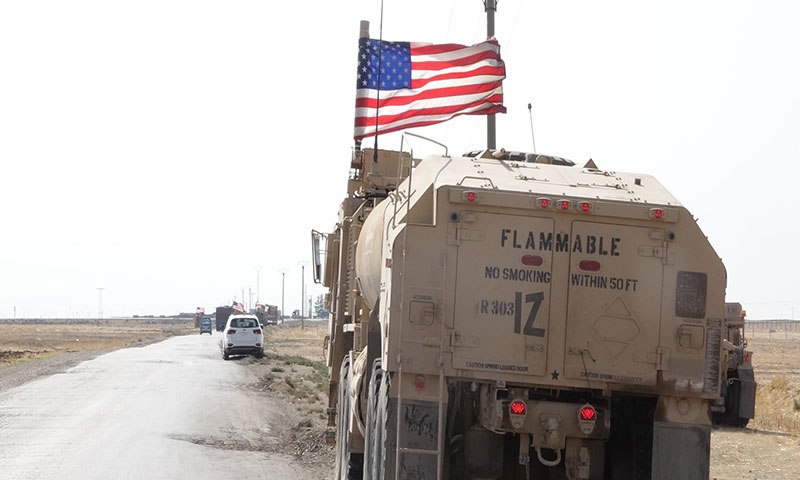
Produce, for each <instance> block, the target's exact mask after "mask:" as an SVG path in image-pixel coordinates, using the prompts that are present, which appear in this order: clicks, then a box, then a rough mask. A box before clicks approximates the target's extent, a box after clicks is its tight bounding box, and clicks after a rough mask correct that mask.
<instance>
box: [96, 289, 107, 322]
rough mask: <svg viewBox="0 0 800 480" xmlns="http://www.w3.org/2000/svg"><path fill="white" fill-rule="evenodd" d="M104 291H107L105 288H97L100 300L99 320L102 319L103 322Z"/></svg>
mask: <svg viewBox="0 0 800 480" xmlns="http://www.w3.org/2000/svg"><path fill="white" fill-rule="evenodd" d="M103 290H105V287H97V295H98V297H99V299H100V314H99V318H100V320H101V321H102V320H103Z"/></svg>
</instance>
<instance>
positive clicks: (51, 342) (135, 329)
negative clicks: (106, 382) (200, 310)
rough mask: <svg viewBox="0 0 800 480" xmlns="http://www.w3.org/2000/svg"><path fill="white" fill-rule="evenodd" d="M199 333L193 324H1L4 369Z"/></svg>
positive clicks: (0, 362)
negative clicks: (68, 354) (69, 355)
mask: <svg viewBox="0 0 800 480" xmlns="http://www.w3.org/2000/svg"><path fill="white" fill-rule="evenodd" d="M195 332H196V329H195V328H194V322H193V321H187V322H163V321H158V320H108V321H104V322H102V323H97V324H88V323H83V324H77V323H66V322H65V323H37V324H25V323H19V324H0V369H2V368H4V367H7V366H10V365H14V364H19V363H23V362H29V361H33V360H37V359H42V358H48V357H53V356H57V355H61V354H64V353H69V352H86V351H108V350H116V349H120V348H125V347H130V346H133V345H139V344H143V343H150V342H154V341H158V340H163V339H164V338H167V337H171V336H174V335H185V334H189V333H195Z"/></svg>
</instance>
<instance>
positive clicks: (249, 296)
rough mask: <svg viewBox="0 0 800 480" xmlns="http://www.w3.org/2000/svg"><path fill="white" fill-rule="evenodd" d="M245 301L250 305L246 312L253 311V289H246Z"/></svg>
mask: <svg viewBox="0 0 800 480" xmlns="http://www.w3.org/2000/svg"><path fill="white" fill-rule="evenodd" d="M247 301H248V302H249V303H250V305H249V308H248V309H247V311H248V312H249V311H250V310H252V309H253V287H247Z"/></svg>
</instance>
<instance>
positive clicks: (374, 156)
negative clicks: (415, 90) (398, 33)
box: [372, 0, 383, 163]
mask: <svg viewBox="0 0 800 480" xmlns="http://www.w3.org/2000/svg"><path fill="white" fill-rule="evenodd" d="M381 60H383V0H381V24H380V27H379V28H378V84H377V85H376V87H378V88H377V91H378V93H377V95H376V102H375V148H374V149H373V151H372V163H378V111H379V110H380V108H381Z"/></svg>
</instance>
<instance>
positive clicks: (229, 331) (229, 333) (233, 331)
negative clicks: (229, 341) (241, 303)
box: [228, 328, 236, 335]
mask: <svg viewBox="0 0 800 480" xmlns="http://www.w3.org/2000/svg"><path fill="white" fill-rule="evenodd" d="M234 333H236V330H234V329H232V328H231V329H230V330H228V335H233V334H234Z"/></svg>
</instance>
